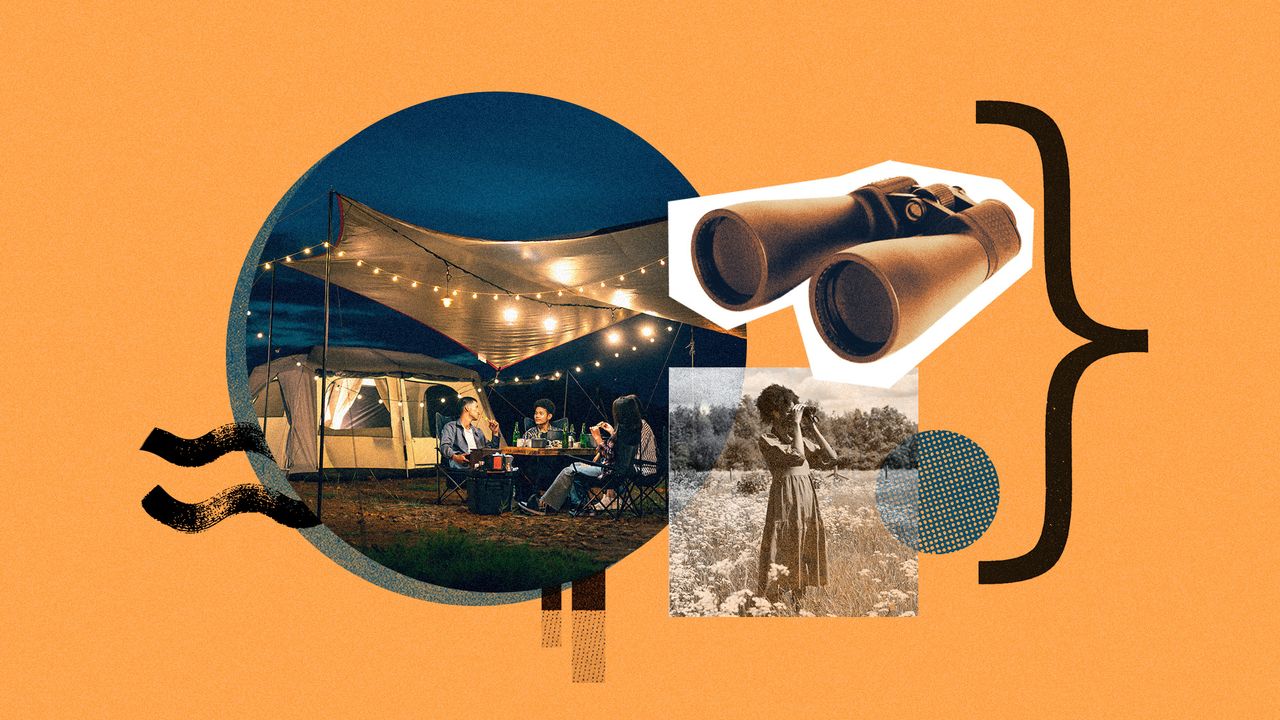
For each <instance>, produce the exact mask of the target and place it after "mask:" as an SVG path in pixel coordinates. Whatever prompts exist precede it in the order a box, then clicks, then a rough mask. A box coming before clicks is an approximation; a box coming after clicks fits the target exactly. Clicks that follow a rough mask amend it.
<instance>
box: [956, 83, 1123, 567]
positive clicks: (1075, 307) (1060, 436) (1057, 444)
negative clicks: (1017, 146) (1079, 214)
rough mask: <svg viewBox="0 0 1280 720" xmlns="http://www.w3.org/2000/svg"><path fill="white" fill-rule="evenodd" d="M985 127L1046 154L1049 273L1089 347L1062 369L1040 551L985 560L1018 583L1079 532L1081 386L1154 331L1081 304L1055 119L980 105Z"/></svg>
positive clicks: (1049, 429) (1056, 380)
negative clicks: (1076, 447) (1108, 321)
mask: <svg viewBox="0 0 1280 720" xmlns="http://www.w3.org/2000/svg"><path fill="white" fill-rule="evenodd" d="M977 121H978V124H979V125H1009V126H1011V127H1016V128H1018V129H1020V130H1023V131H1025V132H1026V133H1027V134H1029V135H1030V136H1031V137H1032V138H1033V139H1035V141H1036V146H1037V147H1038V148H1039V150H1040V165H1041V167H1042V168H1043V172H1044V275H1045V281H1046V284H1047V286H1048V294H1049V303H1050V305H1051V306H1052V307H1053V314H1054V315H1056V316H1057V317H1058V322H1060V323H1062V326H1063V327H1065V328H1066V329H1068V330H1070V331H1071V332H1073V333H1075V334H1076V335H1079V336H1080V337H1082V338H1085V339H1086V340H1088V341H1089V342H1087V343H1085V344H1084V345H1081V346H1080V347H1078V348H1076V349H1075V350H1072V351H1071V352H1069V353H1067V355H1066V356H1065V357H1063V358H1062V360H1061V361H1060V362H1059V363H1058V366H1057V367H1056V368H1054V371H1053V377H1052V378H1051V379H1050V380H1049V392H1048V397H1047V399H1046V404H1045V414H1044V486H1045V487H1044V527H1043V528H1042V529H1041V530H1040V539H1039V540H1037V541H1036V545H1035V547H1033V548H1031V550H1030V551H1028V552H1027V553H1026V554H1024V555H1022V556H1020V557H1015V558H1009V559H1007V560H983V561H981V562H979V563H978V584H979V585H994V584H998V583H1015V582H1022V581H1023V580H1030V579H1031V578H1034V577H1037V576H1040V575H1043V574H1044V573H1046V572H1048V571H1049V570H1050V569H1051V568H1052V567H1053V566H1054V565H1055V564H1057V562H1058V558H1060V557H1062V551H1063V549H1064V548H1065V547H1066V546H1067V534H1068V532H1069V531H1070V528H1071V462H1072V459H1071V458H1072V455H1071V418H1072V412H1073V408H1074V405H1075V396H1076V385H1078V384H1079V382H1080V376H1081V375H1083V374H1084V371H1085V370H1086V369H1087V368H1088V367H1089V366H1090V365H1092V364H1093V363H1094V362H1095V361H1097V360H1099V359H1101V358H1104V357H1106V356H1108V355H1117V354H1119V353H1128V352H1147V331H1146V330H1119V329H1117V328H1113V327H1107V326H1106V325H1103V324H1101V323H1099V322H1097V321H1095V320H1094V319H1093V318H1091V317H1089V315H1088V314H1087V313H1086V312H1085V311H1084V309H1083V308H1081V307H1080V301H1079V298H1077V297H1076V291H1075V282H1074V280H1073V279H1072V277H1071V177H1070V173H1069V171H1068V169H1067V146H1066V143H1064V142H1063V140H1062V133H1061V132H1060V131H1059V130H1058V124H1057V123H1055V122H1054V121H1053V118H1051V117H1049V116H1048V115H1046V114H1045V113H1044V112H1043V111H1041V110H1039V109H1037V108H1034V107H1031V106H1030V105H1022V104H1019V103H1012V102H1000V101H995V100H979V101H978V113H977Z"/></svg>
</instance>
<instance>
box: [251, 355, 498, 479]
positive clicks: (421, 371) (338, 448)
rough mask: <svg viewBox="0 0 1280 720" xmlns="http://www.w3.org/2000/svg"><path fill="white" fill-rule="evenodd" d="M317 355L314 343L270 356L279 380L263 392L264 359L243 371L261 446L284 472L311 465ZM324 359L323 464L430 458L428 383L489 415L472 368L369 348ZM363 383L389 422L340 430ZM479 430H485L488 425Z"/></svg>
mask: <svg viewBox="0 0 1280 720" xmlns="http://www.w3.org/2000/svg"><path fill="white" fill-rule="evenodd" d="M322 354H323V351H322V348H320V347H316V348H312V349H311V351H310V352H309V353H306V354H299V355H289V356H287V357H280V358H275V359H273V360H272V361H271V376H272V378H273V379H274V380H276V381H277V382H278V385H277V386H275V387H274V388H273V390H272V392H270V393H266V392H263V390H264V389H266V388H267V364H266V363H263V364H262V365H259V366H258V367H256V368H254V369H253V370H252V371H251V372H250V373H249V393H250V396H251V397H253V398H254V405H255V409H256V411H257V414H258V417H259V418H260V419H261V420H262V421H263V422H265V423H266V425H267V427H266V434H267V439H268V444H269V445H270V446H271V450H272V453H273V454H274V455H275V456H276V461H277V462H278V463H280V465H281V467H282V468H284V469H287V470H288V471H289V472H290V473H299V472H315V471H316V458H317V457H318V456H319V422H318V420H317V416H318V414H319V409H320V406H321V403H320V381H319V373H320V368H321V362H322ZM323 359H324V361H325V363H324V364H325V366H326V368H327V371H328V373H329V375H330V377H331V380H330V385H331V390H330V392H329V397H328V399H327V402H326V413H325V417H326V419H327V420H328V421H329V427H331V428H334V427H336V428H337V429H331V430H326V436H327V437H326V440H325V467H326V468H333V467H337V468H383V469H386V468H395V469H411V468H413V467H420V466H425V465H430V464H434V463H435V459H436V457H435V439H434V436H435V430H434V427H433V425H434V414H435V412H436V411H437V410H438V409H439V408H436V407H429V406H428V405H427V403H426V402H424V401H425V399H426V394H427V393H428V392H429V391H430V390H431V389H432V388H433V387H435V388H440V389H443V388H447V390H448V391H449V392H450V393H452V394H453V395H456V396H471V397H475V398H477V399H478V400H479V401H480V403H481V406H482V407H483V408H484V412H485V415H486V416H487V417H493V414H492V410H491V408H490V407H489V401H488V396H487V394H486V393H485V391H484V385H483V383H482V381H481V379H480V375H479V374H478V373H476V372H475V371H474V370H468V369H466V368H463V367H458V366H457V365H453V364H451V363H447V362H444V361H443V360H437V359H435V358H431V357H427V356H425V355H418V354H414V353H405V352H397V351H392V350H378V349H373V348H349V347H330V348H329V351H328V356H327V357H325V358H323ZM370 385H371V387H370ZM366 388H368V389H370V391H371V392H373V393H376V394H377V399H378V400H380V401H381V402H380V404H381V405H383V406H384V407H385V408H386V410H387V413H388V414H389V416H390V422H389V425H388V427H386V428H385V430H384V429H383V428H378V429H377V430H375V431H366V432H359V431H351V430H343V429H341V428H342V425H343V423H342V420H343V418H344V416H345V414H346V413H347V412H348V411H349V410H350V409H351V408H352V407H353V405H354V400H355V397H356V396H357V395H358V394H360V393H361V391H362V390H363V389H366ZM371 397H372V396H371ZM450 419H452V418H450ZM482 430H484V432H485V433H486V435H487V434H488V429H487V428H484V427H482Z"/></svg>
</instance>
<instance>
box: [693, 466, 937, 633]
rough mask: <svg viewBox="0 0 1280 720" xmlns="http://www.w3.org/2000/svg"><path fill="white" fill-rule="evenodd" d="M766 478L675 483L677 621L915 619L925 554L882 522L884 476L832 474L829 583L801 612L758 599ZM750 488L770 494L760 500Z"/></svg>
mask: <svg viewBox="0 0 1280 720" xmlns="http://www.w3.org/2000/svg"><path fill="white" fill-rule="evenodd" d="M763 473H764V471H748V472H747V473H746V476H745V477H744V472H742V471H733V472H730V471H726V470H713V471H711V472H681V473H675V474H673V476H672V481H671V503H672V513H671V517H670V530H671V555H670V583H671V584H670V591H671V596H670V600H671V607H670V609H671V614H672V615H676V616H707V615H720V616H795V615H801V616H872V617H886V616H913V615H915V614H916V612H917V610H918V599H919V594H918V587H917V564H916V555H915V551H913V550H912V549H911V548H909V547H907V546H906V545H903V544H902V543H900V542H898V540H896V539H895V538H894V537H893V536H892V535H890V534H889V532H888V531H887V530H885V529H884V526H883V525H882V524H881V522H880V518H879V516H878V515H877V513H876V507H875V480H876V472H874V471H842V472H841V473H840V474H839V475H835V474H833V473H822V476H823V483H822V487H820V488H819V489H818V503H819V508H820V510H821V513H822V519H823V523H824V526H825V528H826V535H827V558H828V563H829V564H828V568H829V569H828V584H827V585H826V586H825V587H822V588H810V589H809V591H808V593H807V594H806V595H805V597H804V598H803V600H802V601H801V602H800V603H799V605H798V606H797V607H792V606H791V605H790V604H788V603H784V602H779V603H773V604H770V603H769V602H768V601H767V600H765V599H764V598H761V597H757V596H756V595H755V589H756V587H757V583H756V576H757V561H758V558H759V553H760V536H761V534H762V531H763V526H764V515H765V509H766V506H767V505H768V500H769V493H768V479H767V477H766V476H765V475H763ZM740 486H741V487H760V486H763V488H764V489H762V490H759V491H757V492H754V493H746V492H743V491H741V490H740V489H739V488H740Z"/></svg>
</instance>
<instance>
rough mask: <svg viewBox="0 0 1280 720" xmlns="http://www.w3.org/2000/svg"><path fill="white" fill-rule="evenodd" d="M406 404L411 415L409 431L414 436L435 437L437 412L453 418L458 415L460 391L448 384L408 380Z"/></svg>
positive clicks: (406, 384)
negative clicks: (434, 424)
mask: <svg viewBox="0 0 1280 720" xmlns="http://www.w3.org/2000/svg"><path fill="white" fill-rule="evenodd" d="M404 388H405V404H406V406H407V411H408V412H407V414H408V416H409V433H410V434H411V435H413V437H419V438H425V437H435V436H436V429H435V427H433V423H434V422H435V420H434V418H435V416H436V413H440V414H441V415H444V416H445V418H446V419H449V420H453V419H454V418H456V417H458V412H459V410H460V408H459V407H458V391H457V390H454V389H453V388H451V387H449V386H448V385H437V384H435V383H428V382H422V381H421V380H406V381H405V383H404Z"/></svg>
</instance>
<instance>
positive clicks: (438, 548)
mask: <svg viewBox="0 0 1280 720" xmlns="http://www.w3.org/2000/svg"><path fill="white" fill-rule="evenodd" d="M694 195H696V193H695V191H694V189H693V187H692V186H691V185H690V184H689V183H688V182H687V181H686V180H685V178H684V177H683V176H682V175H681V174H680V172H679V171H678V170H676V168H675V167H674V166H673V165H672V164H671V163H670V162H668V161H667V160H666V159H665V158H664V157H663V156H662V155H661V154H660V153H659V152H658V151H656V150H655V149H654V148H653V147H651V146H650V145H649V144H648V143H646V142H645V141H644V140H642V139H641V138H640V137H638V136H637V135H635V134H634V133H632V132H631V131H629V130H627V129H626V128H624V127H622V126H621V125H619V124H618V123H616V122H614V121H612V120H610V119H608V118H605V117H603V116H601V115H599V114H597V113H594V112H592V111H590V110H586V109H584V108H581V107H578V106H576V105H573V104H570V103H566V102H563V101H559V100H554V99H551V98H546V97H541V96H536V95H525V94H516V93H476V94H468V95H458V96H453V97H448V98H443V99H439V100H434V101H431V102H426V103H423V104H420V105H416V106H414V107H411V108H408V109H406V110H403V111H401V112H398V113H396V114H394V115H391V116H389V117H387V118H385V119H383V120H381V121H379V122H377V123H375V124H374V125H372V126H370V127H369V128H367V129H365V130H364V131H362V132H360V133H359V134H358V135H356V136H355V137H353V138H352V139H351V140H349V141H347V142H346V143H344V144H342V145H341V146H340V147H338V148H337V149H335V150H333V151H332V152H331V153H329V154H328V155H327V156H325V157H324V158H323V159H322V160H321V161H320V162H319V163H317V164H316V165H315V166H314V167H313V168H312V169H311V170H309V171H308V172H307V174H305V175H304V176H303V177H302V178H301V179H299V180H298V182H297V183H296V184H295V185H294V187H293V188H291V189H290V191H289V192H288V193H287V194H286V195H285V197H284V198H283V199H282V200H281V201H280V202H279V204H278V205H277V206H276V208H275V210H274V211H273V212H272V214H271V216H270V217H269V218H268V219H267V221H266V223H265V224H264V226H263V228H262V231H261V232H260V233H259V235H258V238H257V239H256V240H255V242H254V245H253V246H252V248H251V249H250V252H249V254H248V257H247V258H246V261H245V266H244V270H243V272H242V274H241V276H240V279H239V282H238V285H237V289H236V296H235V298H234V301H233V304H232V313H231V322H230V326H229V331H228V378H229V383H230V390H231V398H232V405H233V410H234V412H235V416H236V419H237V421H240V422H254V423H257V424H258V425H259V427H261V429H262V431H263V434H264V435H265V437H266V440H267V444H268V446H269V447H270V450H271V453H272V456H273V457H272V458H270V459H268V458H265V457H254V458H253V459H252V460H251V462H253V464H254V468H255V470H256V471H257V473H258V475H259V477H260V478H261V480H262V482H263V483H264V484H265V485H266V486H267V487H268V488H270V489H272V490H276V491H279V492H282V493H285V494H287V495H289V496H291V497H296V498H298V499H301V500H302V501H303V502H305V503H306V504H307V505H308V506H309V507H310V508H311V510H312V511H313V512H315V513H316V514H317V515H318V516H319V518H320V520H321V522H322V523H323V524H322V525H321V526H318V527H315V528H309V529H306V530H302V531H301V532H302V533H303V534H304V535H305V536H306V537H307V538H308V539H309V540H310V541H311V542H313V543H314V544H315V545H316V546H317V547H319V548H320V549H321V550H322V551H324V552H325V553H326V554H328V555H329V556H330V557H332V558H333V559H334V560H335V561H337V562H339V563H340V564H341V565H343V566H344V567H346V568H348V569H350V570H352V571H353V572H356V573H357V574H359V575H361V576H363V577H365V578H367V579H369V580H371V581H373V582H376V583H378V584H379V585H382V586H384V587H387V588H390V589H393V590H396V591H397V592H402V593H404V594H407V595H411V596H415V597H422V598H425V599H430V600H434V601H440V602H450V603H456V604H492V603H500V602H513V601H518V600H524V599H531V598H533V597H536V596H537V591H538V590H539V589H540V588H545V587H551V586H559V585H562V584H564V583H567V582H571V581H573V580H575V579H579V578H583V577H586V576H589V575H592V574H595V573H597V572H600V571H601V570H603V569H604V568H606V567H608V566H610V565H612V564H613V563H615V562H617V561H619V560H621V559H622V558H624V557H625V556H627V555H628V554H629V553H631V552H632V551H634V550H635V549H636V548H639V547H640V546H641V545H643V544H644V543H645V542H647V541H648V540H649V539H650V538H652V537H653V536H654V535H655V534H657V533H658V532H659V531H660V530H661V529H662V528H663V527H665V526H666V522H667V489H666V488H667V464H668V463H667V458H668V449H669V433H668V405H669V401H668V369H669V368H672V367H694V366H697V367H708V366H710V367H742V365H743V362H744V360H745V353H746V341H745V333H744V331H743V330H742V329H741V328H739V329H737V330H725V329H723V328H720V327H719V326H717V325H715V324H713V323H711V322H710V321H708V320H706V319H704V318H702V317H701V316H699V315H698V314H696V313H694V312H692V311H691V310H689V309H687V308H686V307H684V306H683V305H681V304H680V303H677V302H675V301H674V300H672V299H671V298H670V297H669V295H668V274H667V264H668V263H667V223H666V205H667V203H668V202H669V201H671V200H677V199H681V198H687V197H692V196H694Z"/></svg>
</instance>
